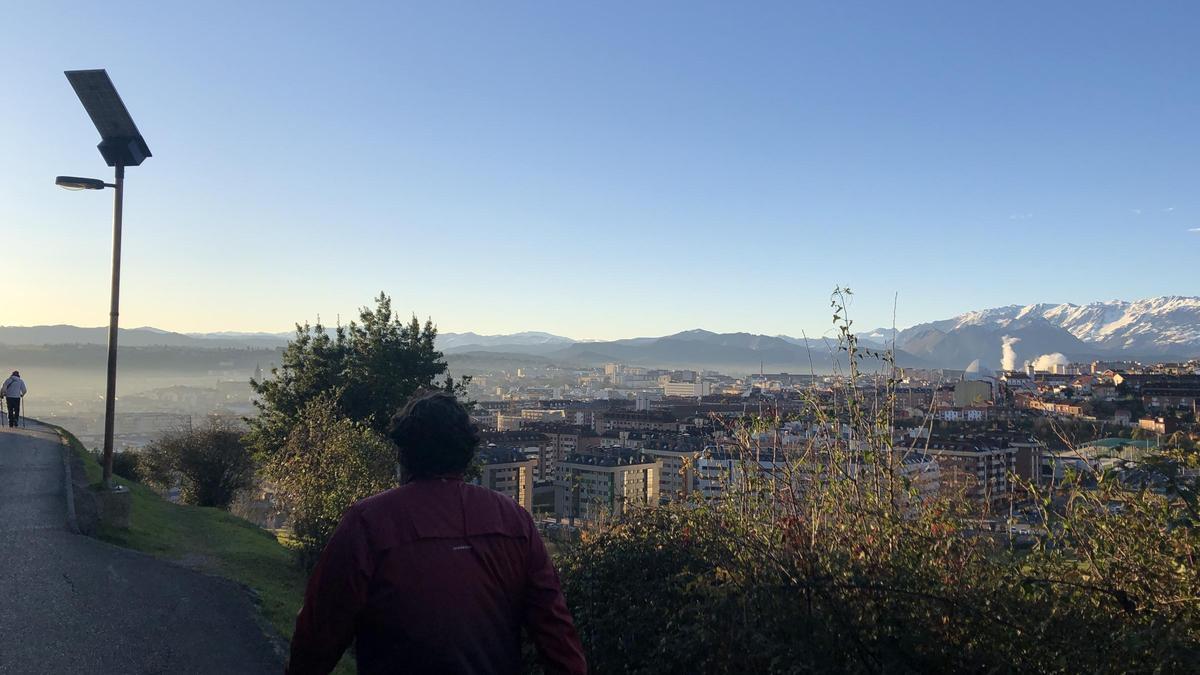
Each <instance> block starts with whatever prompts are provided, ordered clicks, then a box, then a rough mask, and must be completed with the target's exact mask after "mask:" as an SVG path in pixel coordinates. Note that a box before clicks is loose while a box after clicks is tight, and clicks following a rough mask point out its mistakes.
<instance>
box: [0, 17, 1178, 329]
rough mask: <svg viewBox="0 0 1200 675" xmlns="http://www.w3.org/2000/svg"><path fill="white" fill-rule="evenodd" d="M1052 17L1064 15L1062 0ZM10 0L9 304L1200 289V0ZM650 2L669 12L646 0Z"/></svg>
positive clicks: (162, 315)
mask: <svg viewBox="0 0 1200 675" xmlns="http://www.w3.org/2000/svg"><path fill="white" fill-rule="evenodd" d="M1051 4H1053V5H1055V7H1053V8H1051V7H1048V5H1051ZM400 5H401V3H391V2H388V3H378V4H375V5H371V6H368V4H367V3H330V2H323V3H300V2H288V3H259V2H231V3H219V2H203V3H174V2H144V3H79V2H72V3H54V2H26V3H13V4H11V5H9V6H8V7H6V10H5V19H4V25H3V27H0V60H2V61H0V62H2V63H3V64H4V67H3V69H0V72H2V73H3V75H2V76H0V77H2V78H3V79H2V80H0V84H2V85H3V91H4V99H3V100H4V104H3V106H0V129H2V130H3V133H2V134H0V157H2V158H3V159H4V161H3V162H0V223H3V226H4V235H3V239H0V252H2V254H3V256H4V258H5V264H4V279H5V287H4V289H5V290H4V292H5V299H4V305H3V310H2V312H0V323H3V324H9V325H20V324H34V323H75V324H84V325H101V324H104V323H105V322H106V321H107V281H108V246H109V237H110V230H109V217H110V210H111V203H110V195H109V194H108V193H107V192H104V193H97V192H81V193H70V192H65V191H62V190H59V189H56V188H55V187H54V186H53V185H52V182H53V177H54V176H55V175H56V174H75V175H96V176H100V177H108V174H107V169H105V167H104V166H103V163H102V160H101V158H100V156H99V154H98V153H97V152H96V150H95V147H94V146H95V144H96V142H97V140H98V139H97V137H96V132H95V130H94V128H93V127H92V125H91V123H90V121H89V120H88V119H87V117H86V116H85V115H84V113H83V110H82V109H81V107H80V105H79V103H78V101H77V99H75V96H74V93H73V92H72V90H71V89H70V87H69V86H68V84H67V82H66V80H65V78H64V77H63V75H62V71H63V70H65V69H74V68H96V67H104V68H107V69H108V70H109V73H110V74H111V75H112V77H113V79H114V81H115V82H116V85H117V87H118V89H119V90H120V91H121V94H122V96H123V97H124V99H125V102H126V104H127V105H128V107H129V109H130V111H131V112H132V113H133V116H134V118H135V119H136V120H137V122H138V124H139V126H140V127H141V130H142V132H143V134H144V135H145V137H146V138H147V140H148V142H149V145H150V147H151V149H152V150H153V152H154V155H155V156H154V157H153V158H152V159H149V160H147V161H146V163H145V164H144V165H143V166H141V167H138V168H134V169H130V170H129V174H128V176H129V177H128V196H127V209H126V247H125V275H124V294H123V314H122V323H123V325H126V326H138V325H154V326H158V327H161V328H166V329H173V330H184V331H193V330H272V331H274V330H287V329H288V328H289V326H290V325H291V324H292V323H293V322H295V321H303V320H305V319H311V318H314V317H315V316H316V315H318V314H320V315H321V316H322V318H324V319H326V320H327V321H328V320H332V319H333V318H334V316H335V315H337V314H339V313H340V314H341V315H342V316H343V317H346V316H347V315H349V314H350V313H351V312H352V311H353V310H354V308H356V307H357V306H360V305H363V304H366V303H368V302H369V301H370V300H371V298H372V297H373V296H374V295H375V294H376V293H377V292H378V291H380V290H386V291H387V292H389V293H390V294H392V295H393V297H394V299H395V303H396V306H397V307H398V308H400V309H401V310H402V311H404V312H407V311H414V312H416V313H417V314H418V315H420V316H422V317H424V316H431V317H433V319H434V320H435V322H437V323H438V324H439V325H440V327H441V328H442V330H445V331H463V330H475V331H478V332H485V333H496V332H511V331H518V330H546V331H551V332H555V333H560V334H565V335H569V336H573V337H584V338H587V337H591V338H612V337H628V336H633V335H658V334H664V333H669V332H674V331H677V330H683V329H688V328H693V327H704V328H709V329H712V330H719V331H727V330H748V331H752V332H761V333H768V334H775V333H787V334H793V335H796V334H799V333H800V332H801V331H807V332H808V333H809V334H810V335H812V334H814V333H816V334H820V333H822V332H824V331H826V330H827V328H828V325H829V324H828V319H829V316H830V315H829V313H828V312H827V311H826V307H827V296H828V292H829V290H830V289H831V288H832V287H833V286H834V285H835V284H838V283H840V284H845V285H849V286H851V287H852V288H853V289H854V290H855V291H856V294H857V300H856V304H855V313H856V316H857V319H858V321H857V323H858V325H859V326H860V327H862V328H868V327H872V326H875V325H890V324H891V313H892V299H893V295H894V294H899V306H898V324H900V325H910V324H913V323H917V322H920V321H926V320H932V319H937V318H944V317H947V316H950V315H952V314H955V313H958V312H961V311H965V310H970V309H978V308H982V307H988V306H996V305H1004V304H1012V303H1030V302H1041V301H1046V302H1089V301H1094V300H1102V299H1113V298H1122V299H1136V298H1141V297H1148V296H1153V295H1163V294H1186V295H1195V294H1198V293H1200V272H1197V263H1200V232H1191V231H1189V230H1191V229H1192V228H1197V227H1200V192H1198V190H1197V185H1198V184H1200V180H1198V179H1200V77H1197V75H1196V67H1197V64H1200V40H1197V39H1196V30H1195V29H1196V26H1197V25H1200V9H1198V8H1197V6H1196V5H1195V4H1194V3H1186V2H1180V3H1129V2H1113V3H1096V2H1087V3H1082V2H1081V3H1076V4H1074V5H1073V6H1068V5H1067V4H1066V3H1044V2H1015V3H981V2H968V3H963V2H951V1H946V2H937V3H919V2H906V3H895V2H880V3H874V4H860V3H843V2H830V3H823V4H821V5H806V4H803V3H799V2H783V3H778V4H774V5H771V4H768V3H749V4H747V3H732V2H730V3H724V4H708V3H700V2H681V3H674V4H671V3H645V2H633V3H627V4H625V3H614V2H604V3H573V2H571V3H562V2H544V3H523V2H506V3H469V4H467V3H464V4H459V3H453V2H438V3H427V5H426V6H424V7H419V6H416V5H410V4H407V3H405V4H404V6H400ZM651 5H652V6H651Z"/></svg>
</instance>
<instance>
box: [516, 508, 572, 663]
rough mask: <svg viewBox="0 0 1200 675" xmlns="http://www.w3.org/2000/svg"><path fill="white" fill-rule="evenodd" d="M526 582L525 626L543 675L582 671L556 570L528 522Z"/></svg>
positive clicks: (570, 620)
mask: <svg viewBox="0 0 1200 675" xmlns="http://www.w3.org/2000/svg"><path fill="white" fill-rule="evenodd" d="M529 530H530V537H529V558H528V569H529V586H528V590H527V592H526V597H525V628H526V630H527V631H528V632H529V636H530V638H532V639H533V643H534V644H535V645H536V646H537V650H538V655H539V656H540V657H541V661H542V667H543V668H544V669H545V672H546V673H547V675H560V674H565V675H584V674H586V673H587V661H586V660H585V659H584V656H583V646H582V645H581V644H580V642H579V634H578V633H576V631H575V622H574V621H572V619H571V612H570V610H568V609H567V602H566V600H565V599H564V598H563V594H562V588H561V586H560V585H559V580H558V572H556V571H555V569H554V563H553V562H552V561H551V560H550V556H549V554H547V553H546V546H545V544H543V543H542V538H541V536H539V535H538V531H537V529H536V528H534V526H533V521H532V519H530V522H529Z"/></svg>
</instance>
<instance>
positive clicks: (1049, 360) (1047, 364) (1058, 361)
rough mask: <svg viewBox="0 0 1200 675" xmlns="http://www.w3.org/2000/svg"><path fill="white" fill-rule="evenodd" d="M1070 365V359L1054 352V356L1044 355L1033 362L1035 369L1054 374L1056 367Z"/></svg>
mask: <svg viewBox="0 0 1200 675" xmlns="http://www.w3.org/2000/svg"><path fill="white" fill-rule="evenodd" d="M1070 364H1071V360H1070V359H1068V358H1067V357H1066V356H1063V355H1062V354H1059V353H1058V352H1054V353H1053V354H1042V355H1041V356H1039V357H1037V359H1035V360H1034V362H1033V369H1034V370H1036V371H1039V372H1043V373H1053V372H1055V370H1054V367H1055V366H1068V365H1070Z"/></svg>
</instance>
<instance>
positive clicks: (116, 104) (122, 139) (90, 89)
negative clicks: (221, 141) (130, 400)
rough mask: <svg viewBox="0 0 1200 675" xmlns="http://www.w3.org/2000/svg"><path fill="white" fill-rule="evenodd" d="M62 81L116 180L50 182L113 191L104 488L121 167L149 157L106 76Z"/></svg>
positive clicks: (110, 426)
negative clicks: (79, 106)
mask: <svg viewBox="0 0 1200 675" xmlns="http://www.w3.org/2000/svg"><path fill="white" fill-rule="evenodd" d="M66 75H67V80H68V81H69V82H70V83H71V87H72V88H74V89H75V93H76V94H77V95H78V96H79V101H80V103H82V104H83V108H84V110H86V111H87V114H88V116H89V117H91V118H92V123H93V124H95V125H96V130H97V131H99V132H100V144H99V145H98V146H96V147H97V148H98V149H99V150H100V154H101V155H102V156H103V157H104V161H105V162H106V163H107V164H108V165H109V166H111V167H113V168H114V172H115V174H116V178H115V180H114V182H112V183H105V182H104V181H102V180H99V179H96V178H78V177H75V176H59V177H58V178H57V179H55V181H54V183H55V184H56V185H59V186H61V187H64V188H67V189H71V190H103V189H104V188H106V187H111V188H113V191H114V196H113V251H112V300H111V303H110V306H109V314H108V381H107V383H106V387H105V395H104V478H103V484H104V487H105V488H106V489H111V488H112V461H113V430H114V424H115V419H114V418H115V416H116V400H117V317H118V315H119V313H120V312H119V310H120V304H121V303H120V300H121V210H122V207H123V201H124V197H125V167H127V166H138V165H139V164H141V163H142V162H143V161H144V160H145V159H146V158H147V157H149V156H150V148H149V147H147V145H146V141H145V139H143V138H142V135H141V133H139V132H138V130H137V126H136V125H135V124H134V123H133V118H132V117H130V116H129V111H128V110H126V109H125V104H124V103H123V102H122V101H121V97H120V95H119V94H117V89H116V87H114V86H113V83H112V80H111V79H109V77H108V73H107V72H106V71H104V70H103V69H101V70H68V71H66Z"/></svg>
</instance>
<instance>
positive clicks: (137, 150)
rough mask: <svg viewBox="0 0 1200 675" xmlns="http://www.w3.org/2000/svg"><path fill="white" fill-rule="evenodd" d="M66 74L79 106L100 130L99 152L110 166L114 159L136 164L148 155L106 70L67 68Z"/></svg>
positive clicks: (148, 150) (144, 143) (135, 126)
mask: <svg viewBox="0 0 1200 675" xmlns="http://www.w3.org/2000/svg"><path fill="white" fill-rule="evenodd" d="M66 75H67V80H68V81H69V82H70V83H71V87H72V88H73V89H75V94H76V95H78V96H79V102H80V103H82V104H83V109H84V110H86V111H87V114H88V116H89V117H91V118H92V124H95V125H96V131H99V132H100V138H101V142H100V152H101V154H103V155H104V157H105V159H106V160H108V163H109V165H110V166H111V165H114V164H115V163H117V162H119V163H121V164H125V165H127V166H137V165H138V164H141V162H142V160H143V159H145V158H146V157H149V156H150V148H149V147H147V146H146V140H145V139H144V138H142V134H141V133H140V132H138V129H137V125H136V124H134V123H133V118H132V117H130V116H129V111H128V110H127V109H126V108H125V103H124V102H122V101H121V96H120V95H119V94H117V88H116V87H114V86H113V83H112V80H111V79H109V77H108V72H107V71H105V70H104V69H97V70H68V71H66Z"/></svg>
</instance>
